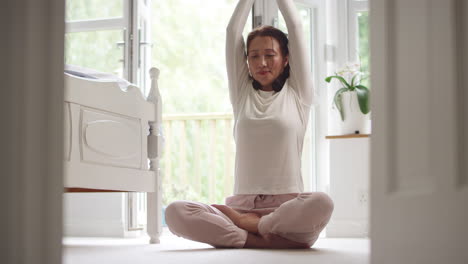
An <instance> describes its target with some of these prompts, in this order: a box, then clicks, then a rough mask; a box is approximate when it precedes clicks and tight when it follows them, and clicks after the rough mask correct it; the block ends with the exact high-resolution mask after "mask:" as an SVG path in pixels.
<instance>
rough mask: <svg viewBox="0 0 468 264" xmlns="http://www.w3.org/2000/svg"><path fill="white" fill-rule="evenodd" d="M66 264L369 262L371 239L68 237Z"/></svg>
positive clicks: (65, 239)
mask: <svg viewBox="0 0 468 264" xmlns="http://www.w3.org/2000/svg"><path fill="white" fill-rule="evenodd" d="M63 244H64V250H63V263H64V264H94V263H96V264H98V263H99V264H106V263H112V264H124V263H125V264H127V263H132V264H133V263H136V264H139V263H141V264H146V263H162V264H173V263H174V264H175V263H181V264H182V263H188V264H210V263H221V264H230V263H233V264H234V263H236V264H251V263H252V264H259V263H270V264H276V263H284V264H295V263H308V264H313V263H320V264H367V263H369V240H368V239H350V238H339V239H338V238H320V239H319V240H318V241H317V242H316V244H315V245H314V247H313V248H311V249H306V250H265V249H262V250H256V249H214V248H212V247H210V246H209V245H207V244H202V243H197V242H193V241H189V240H185V239H182V238H179V237H176V236H173V235H171V234H170V233H169V232H167V231H166V232H165V233H164V235H163V236H162V237H161V244H156V245H150V244H147V243H146V240H145V239H142V238H139V239H117V238H116V239H110V238H64V240H63Z"/></svg>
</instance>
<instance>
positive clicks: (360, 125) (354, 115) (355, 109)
mask: <svg viewBox="0 0 468 264" xmlns="http://www.w3.org/2000/svg"><path fill="white" fill-rule="evenodd" d="M341 99H342V100H343V110H344V116H345V120H344V121H341V116H340V113H339V111H338V109H337V113H338V118H339V120H340V123H341V124H340V131H341V134H342V135H347V134H356V131H359V134H370V132H371V131H370V128H371V126H370V114H366V115H364V114H363V113H362V112H361V110H360V109H359V103H358V100H357V95H356V92H344V93H342V95H341Z"/></svg>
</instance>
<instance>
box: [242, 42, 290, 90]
mask: <svg viewBox="0 0 468 264" xmlns="http://www.w3.org/2000/svg"><path fill="white" fill-rule="evenodd" d="M247 62H248V64H249V71H250V74H251V75H252V77H253V78H254V79H255V80H256V81H257V82H259V83H260V84H261V85H262V87H263V90H267V91H268V90H272V87H271V84H272V83H273V81H274V80H276V78H278V76H279V75H280V74H281V73H282V72H283V70H284V68H285V67H286V65H288V57H287V56H286V57H285V56H283V54H281V49H280V44H279V42H278V41H277V40H276V39H275V38H273V37H268V36H259V37H255V38H254V39H252V40H251V41H250V43H249V47H248V50H247Z"/></svg>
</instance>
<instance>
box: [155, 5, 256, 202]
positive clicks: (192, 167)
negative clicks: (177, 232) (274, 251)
mask: <svg viewBox="0 0 468 264" xmlns="http://www.w3.org/2000/svg"><path fill="white" fill-rule="evenodd" d="M237 2H238V0H170V1H167V0H154V1H153V4H152V14H153V16H152V20H153V21H152V36H153V40H152V42H153V43H154V45H153V56H152V61H153V64H152V65H154V66H155V67H158V68H159V69H160V70H161V72H160V78H159V88H160V91H161V97H162V99H163V102H164V103H163V113H164V115H166V116H167V115H168V114H182V113H183V114H185V115H186V116H187V115H190V116H191V117H192V118H194V114H199V113H204V115H203V116H204V118H203V120H189V121H180V119H179V120H178V121H165V122H164V125H163V129H164V133H165V140H166V146H167V147H166V149H165V154H164V158H163V159H162V160H161V169H162V171H164V175H165V176H164V177H163V178H162V179H163V183H162V185H163V188H162V189H163V190H164V192H163V203H164V204H165V205H167V204H168V203H170V202H172V201H174V200H195V201H200V202H205V203H222V202H223V201H224V198H225V197H226V196H228V195H232V191H233V177H234V176H233V174H234V167H233V164H234V149H235V148H234V142H233V137H232V127H231V126H230V125H231V120H230V119H229V118H226V119H220V118H216V117H214V115H213V114H207V112H210V113H212V112H232V107H231V104H230V102H229V91H228V82H227V73H226V61H225V37H226V27H227V25H228V22H229V19H230V17H231V15H232V13H233V11H234V8H235V6H236V4H237ZM251 20H252V18H251V17H249V18H248V19H247V25H246V27H245V31H244V33H247V32H249V31H250V30H251V28H252V22H251ZM244 36H245V35H244ZM210 116H211V117H210ZM187 119H190V118H187ZM166 120H167V119H166ZM169 148H170V149H169Z"/></svg>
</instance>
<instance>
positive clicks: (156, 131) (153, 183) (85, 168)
mask: <svg viewBox="0 0 468 264" xmlns="http://www.w3.org/2000/svg"><path fill="white" fill-rule="evenodd" d="M150 76H151V91H150V94H149V96H148V98H147V99H145V98H144V97H143V94H142V93H141V91H140V89H139V88H138V87H135V86H129V87H128V89H127V91H123V90H122V89H120V87H119V86H118V84H117V83H116V82H111V81H96V80H90V79H85V78H80V77H76V76H73V75H69V74H65V83H66V85H65V130H64V131H65V135H64V140H65V166H64V167H65V169H64V170H65V177H64V186H65V191H67V192H147V215H148V219H147V231H148V235H149V236H150V243H159V236H160V235H161V229H162V215H161V207H162V203H161V177H160V168H159V160H160V158H161V154H162V144H161V143H162V142H163V141H162V133H161V124H162V117H161V116H162V115H161V112H162V111H161V96H160V93H159V89H158V83H157V82H158V77H159V70H158V69H157V68H152V69H151V70H150ZM148 161H149V162H148Z"/></svg>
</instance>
